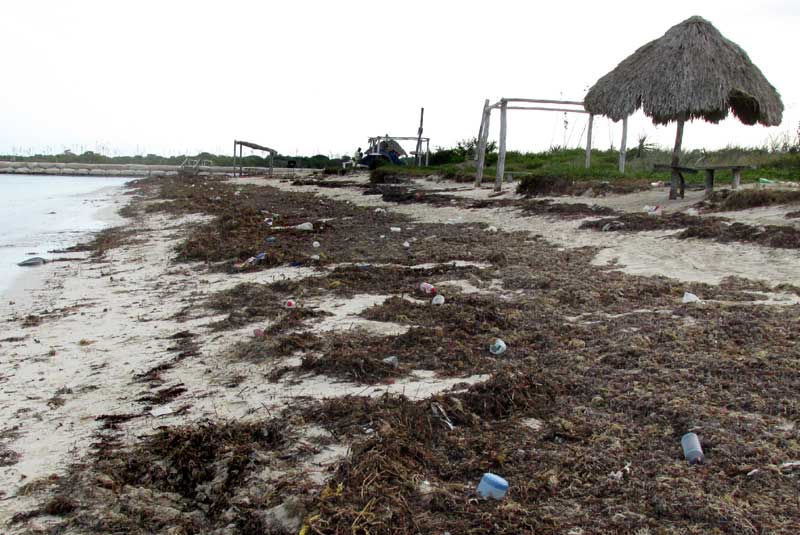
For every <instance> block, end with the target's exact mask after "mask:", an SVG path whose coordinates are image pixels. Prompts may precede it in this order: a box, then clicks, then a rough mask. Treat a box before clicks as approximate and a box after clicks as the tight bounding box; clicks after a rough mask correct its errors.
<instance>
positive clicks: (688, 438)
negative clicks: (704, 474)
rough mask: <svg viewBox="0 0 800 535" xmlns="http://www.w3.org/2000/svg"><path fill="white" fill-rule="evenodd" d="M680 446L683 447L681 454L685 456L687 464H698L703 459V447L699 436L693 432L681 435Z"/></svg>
mask: <svg viewBox="0 0 800 535" xmlns="http://www.w3.org/2000/svg"><path fill="white" fill-rule="evenodd" d="M681 447H682V448H683V456H684V457H686V460H687V461H689V464H699V463H702V462H703V461H704V460H705V455H703V448H702V446H700V438H698V436H697V435H696V434H695V433H686V434H685V435H683V438H681Z"/></svg>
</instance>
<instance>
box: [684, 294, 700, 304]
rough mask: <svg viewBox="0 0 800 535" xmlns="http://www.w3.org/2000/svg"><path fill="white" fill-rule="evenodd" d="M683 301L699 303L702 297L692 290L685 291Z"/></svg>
mask: <svg viewBox="0 0 800 535" xmlns="http://www.w3.org/2000/svg"><path fill="white" fill-rule="evenodd" d="M683 302H684V303H699V302H700V298H699V297H697V296H696V295H695V294H693V293H691V292H685V293H684V294H683Z"/></svg>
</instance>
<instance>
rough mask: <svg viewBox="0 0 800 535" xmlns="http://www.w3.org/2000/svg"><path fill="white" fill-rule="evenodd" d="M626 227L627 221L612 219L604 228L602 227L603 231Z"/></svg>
mask: <svg viewBox="0 0 800 535" xmlns="http://www.w3.org/2000/svg"><path fill="white" fill-rule="evenodd" d="M623 228H625V223H623V222H621V221H612V222H611V223H606V224H605V225H603V228H601V229H600V231H601V232H609V231H612V230H619V229H623Z"/></svg>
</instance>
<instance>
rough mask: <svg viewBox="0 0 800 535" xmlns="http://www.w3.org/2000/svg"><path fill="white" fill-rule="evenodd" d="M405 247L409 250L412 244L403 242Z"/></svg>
mask: <svg viewBox="0 0 800 535" xmlns="http://www.w3.org/2000/svg"><path fill="white" fill-rule="evenodd" d="M403 247H405V248H406V249H408V248H409V247H411V244H410V243H408V242H407V241H404V242H403Z"/></svg>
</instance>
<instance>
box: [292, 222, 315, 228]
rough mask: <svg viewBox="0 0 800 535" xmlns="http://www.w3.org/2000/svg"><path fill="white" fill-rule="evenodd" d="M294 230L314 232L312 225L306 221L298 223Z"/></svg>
mask: <svg viewBox="0 0 800 535" xmlns="http://www.w3.org/2000/svg"><path fill="white" fill-rule="evenodd" d="M294 228H296V229H297V230H314V224H313V223H311V222H310V221H307V222H305V223H300V224H299V225H295V227H294Z"/></svg>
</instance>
